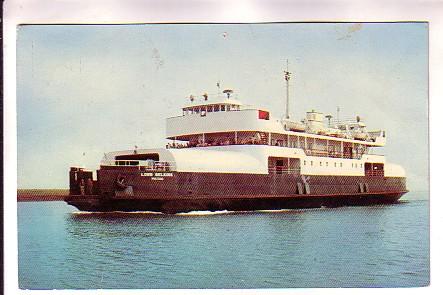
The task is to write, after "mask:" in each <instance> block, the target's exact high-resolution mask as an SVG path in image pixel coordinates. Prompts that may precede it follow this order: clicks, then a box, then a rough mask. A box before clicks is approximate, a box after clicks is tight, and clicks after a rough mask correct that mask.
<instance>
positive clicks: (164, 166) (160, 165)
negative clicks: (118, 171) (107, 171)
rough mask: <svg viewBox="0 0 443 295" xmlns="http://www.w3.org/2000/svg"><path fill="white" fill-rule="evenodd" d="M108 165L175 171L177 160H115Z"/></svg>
mask: <svg viewBox="0 0 443 295" xmlns="http://www.w3.org/2000/svg"><path fill="white" fill-rule="evenodd" d="M108 166H125V167H138V168H139V170H145V171H174V170H175V168H176V167H175V162H166V161H137V160H115V161H114V163H113V164H111V165H108Z"/></svg>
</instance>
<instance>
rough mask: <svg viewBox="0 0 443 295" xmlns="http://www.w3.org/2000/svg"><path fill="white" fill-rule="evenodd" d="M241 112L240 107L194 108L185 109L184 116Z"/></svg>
mask: <svg viewBox="0 0 443 295" xmlns="http://www.w3.org/2000/svg"><path fill="white" fill-rule="evenodd" d="M239 110H240V106H239V105H229V104H228V105H224V104H222V105H213V106H212V105H210V106H201V107H194V108H189V109H184V110H183V114H184V115H188V114H200V113H203V114H205V113H206V112H208V113H211V112H225V111H227V112H229V111H239Z"/></svg>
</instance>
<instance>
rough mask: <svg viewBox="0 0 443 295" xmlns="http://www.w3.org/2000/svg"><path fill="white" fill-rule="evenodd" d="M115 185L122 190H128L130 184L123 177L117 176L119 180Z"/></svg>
mask: <svg viewBox="0 0 443 295" xmlns="http://www.w3.org/2000/svg"><path fill="white" fill-rule="evenodd" d="M115 184H116V185H117V187H118V188H120V189H126V188H127V187H128V184H127V182H126V178H125V177H124V176H122V175H119V176H117V180H116V181H115Z"/></svg>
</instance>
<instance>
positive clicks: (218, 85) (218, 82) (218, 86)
mask: <svg viewBox="0 0 443 295" xmlns="http://www.w3.org/2000/svg"><path fill="white" fill-rule="evenodd" d="M217 88H218V96H220V94H221V92H220V81H217Z"/></svg>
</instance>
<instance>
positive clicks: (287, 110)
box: [284, 60, 292, 119]
mask: <svg viewBox="0 0 443 295" xmlns="http://www.w3.org/2000/svg"><path fill="white" fill-rule="evenodd" d="M284 73H285V80H286V115H285V118H286V119H289V79H291V74H292V73H290V72H289V61H288V60H286V71H284Z"/></svg>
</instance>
